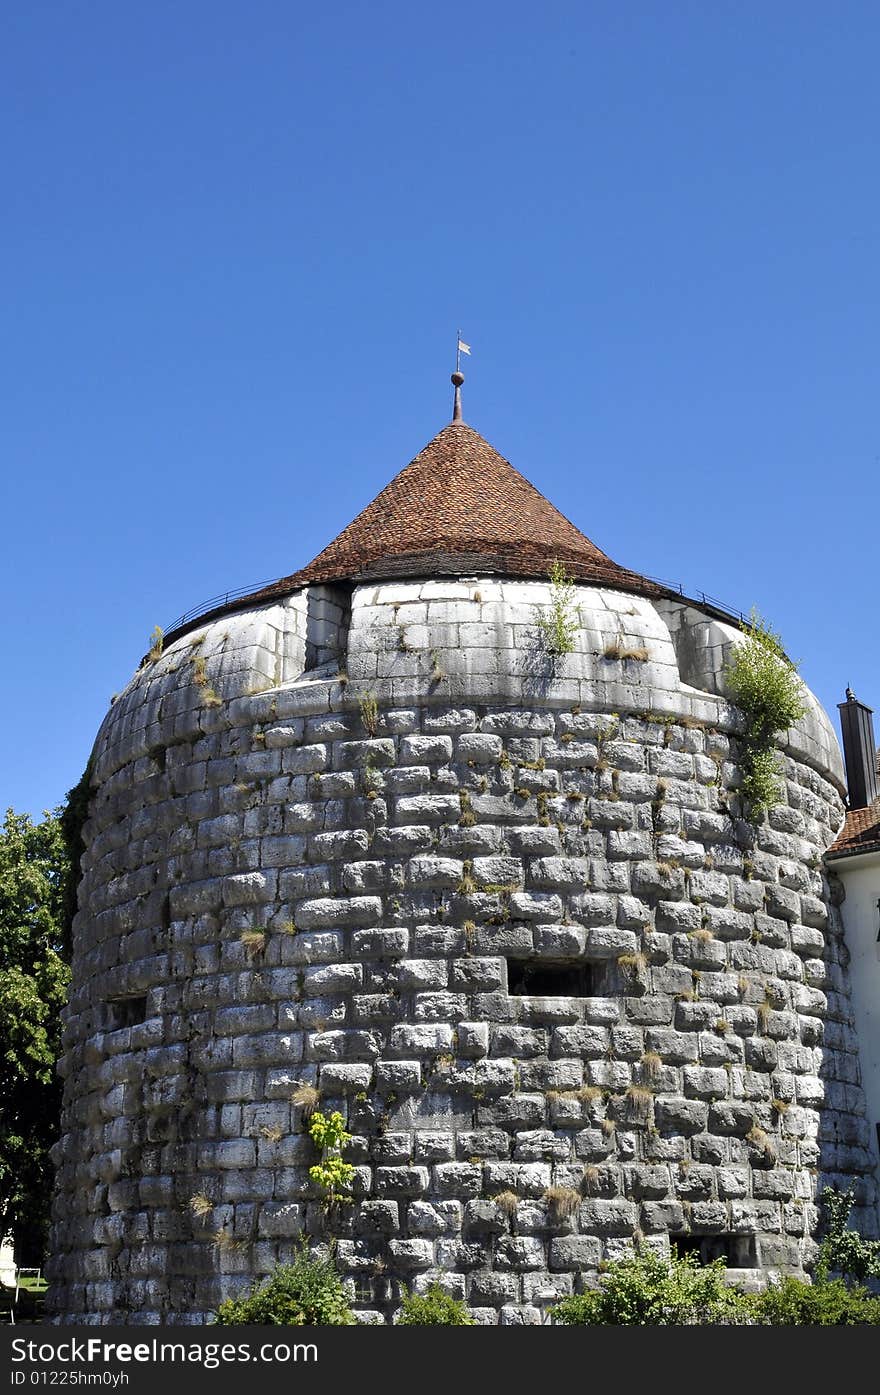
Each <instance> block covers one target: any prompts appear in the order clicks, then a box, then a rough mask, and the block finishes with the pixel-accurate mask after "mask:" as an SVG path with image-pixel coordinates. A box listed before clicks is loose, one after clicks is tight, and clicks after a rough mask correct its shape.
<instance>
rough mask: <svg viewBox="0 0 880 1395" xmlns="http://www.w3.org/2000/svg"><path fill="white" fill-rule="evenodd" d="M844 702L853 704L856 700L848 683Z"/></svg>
mask: <svg viewBox="0 0 880 1395" xmlns="http://www.w3.org/2000/svg"><path fill="white" fill-rule="evenodd" d="M846 700H847V702H855V700H856V695H855V693H854V692H853V690H852V688H851V687H850V686H849V684H848V683H847V685H846Z"/></svg>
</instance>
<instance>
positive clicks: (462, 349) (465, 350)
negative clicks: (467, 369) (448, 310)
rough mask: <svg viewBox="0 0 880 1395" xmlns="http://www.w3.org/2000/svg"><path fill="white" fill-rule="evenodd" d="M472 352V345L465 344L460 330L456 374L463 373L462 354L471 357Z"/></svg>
mask: <svg viewBox="0 0 880 1395" xmlns="http://www.w3.org/2000/svg"><path fill="white" fill-rule="evenodd" d="M470 351H471V346H470V344H466V343H465V342H464V340H463V339H462V337H461V330H459V331H458V348H457V349H456V353H455V371H456V373H460V372H461V356H462V354H468V355H469V354H470Z"/></svg>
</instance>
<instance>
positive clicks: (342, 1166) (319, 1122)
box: [309, 1109, 354, 1206]
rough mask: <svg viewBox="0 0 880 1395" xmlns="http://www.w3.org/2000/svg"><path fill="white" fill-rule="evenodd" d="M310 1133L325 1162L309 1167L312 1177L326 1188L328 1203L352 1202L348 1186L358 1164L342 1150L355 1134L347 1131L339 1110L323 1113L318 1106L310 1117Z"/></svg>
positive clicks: (322, 1160) (325, 1193)
mask: <svg viewBox="0 0 880 1395" xmlns="http://www.w3.org/2000/svg"><path fill="white" fill-rule="evenodd" d="M309 1136H310V1137H311V1140H312V1142H313V1143H314V1145H315V1147H316V1148H320V1150H321V1161H320V1162H317V1163H314V1164H313V1166H312V1167H310V1168H309V1176H310V1177H311V1179H312V1181H313V1182H317V1184H318V1186H320V1187H322V1188H323V1189H324V1195H325V1201H326V1203H327V1205H328V1206H329V1205H332V1204H333V1203H334V1202H339V1201H351V1197H350V1195H348V1192H347V1189H348V1188H349V1187H350V1186H351V1181H352V1178H353V1177H354V1167H353V1166H352V1164H351V1163H347V1162H343V1159H342V1150H343V1148H344V1147H345V1145H346V1143H348V1142H350V1140H351V1134H350V1133H348V1132H347V1131H346V1128H345V1120H344V1119H343V1117H342V1115H341V1114H340V1113H339V1111H338V1110H334V1111H333V1113H332V1114H322V1113H321V1111H320V1110H317V1109H316V1110H315V1112H314V1113H313V1114H312V1115H311V1118H310V1120H309Z"/></svg>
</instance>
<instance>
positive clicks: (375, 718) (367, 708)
mask: <svg viewBox="0 0 880 1395" xmlns="http://www.w3.org/2000/svg"><path fill="white" fill-rule="evenodd" d="M358 708H359V709H360V714H361V724H362V725H363V728H364V731H365V732H366V733H367V735H368V736H375V735H376V731H377V728H378V726H379V704H378V703H377V701H376V694H375V693H364V694H363V696H362V697H360V698H358Z"/></svg>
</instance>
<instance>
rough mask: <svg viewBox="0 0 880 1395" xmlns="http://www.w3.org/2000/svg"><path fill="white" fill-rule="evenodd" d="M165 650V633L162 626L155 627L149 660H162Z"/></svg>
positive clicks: (151, 637) (151, 636)
mask: <svg viewBox="0 0 880 1395" xmlns="http://www.w3.org/2000/svg"><path fill="white" fill-rule="evenodd" d="M164 648H165V631H164V630H163V629H162V626H161V625H154V626H153V633H152V634H151V635H150V651H149V656H148V657H149V658H151V659H161V657H162V650H163V649H164Z"/></svg>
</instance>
